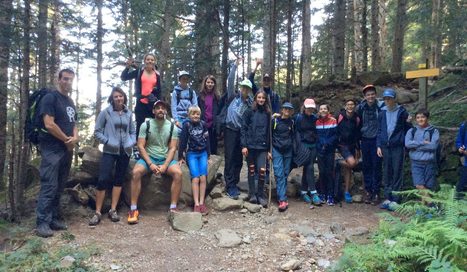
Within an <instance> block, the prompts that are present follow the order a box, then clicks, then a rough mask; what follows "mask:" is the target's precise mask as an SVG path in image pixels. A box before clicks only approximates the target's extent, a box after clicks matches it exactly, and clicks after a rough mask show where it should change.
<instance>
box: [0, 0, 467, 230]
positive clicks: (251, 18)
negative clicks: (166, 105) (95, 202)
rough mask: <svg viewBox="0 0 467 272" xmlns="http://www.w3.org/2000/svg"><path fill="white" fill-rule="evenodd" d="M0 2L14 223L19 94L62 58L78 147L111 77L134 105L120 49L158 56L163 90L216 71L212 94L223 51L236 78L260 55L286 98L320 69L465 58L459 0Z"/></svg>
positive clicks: (451, 64) (47, 77) (19, 181)
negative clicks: (182, 73)
mask: <svg viewBox="0 0 467 272" xmlns="http://www.w3.org/2000/svg"><path fill="white" fill-rule="evenodd" d="M0 8H1V9H0V201H1V202H2V205H1V206H2V208H1V209H2V217H4V218H6V219H8V220H9V221H16V222H19V221H21V220H22V216H23V215H24V211H25V204H26V202H25V199H26V196H25V188H26V187H27V186H28V184H29V181H28V171H27V169H28V167H27V165H28V164H30V163H34V161H35V160H36V159H37V157H38V154H37V152H36V151H35V149H34V148H33V147H32V146H31V144H30V143H29V142H28V139H27V138H25V136H24V133H23V131H24V124H25V120H26V114H27V109H28V102H29V101H28V99H29V95H30V94H31V93H32V91H33V90H37V89H40V88H44V87H49V88H53V86H54V84H55V83H56V80H57V73H58V71H59V70H60V69H61V68H65V67H66V68H71V69H73V70H74V71H75V73H76V77H75V82H74V86H73V95H72V98H73V100H74V101H75V104H76V106H77V109H78V112H79V120H80V122H79V131H80V138H81V143H80V144H81V145H83V146H84V145H92V144H93V138H92V130H93V124H94V120H95V118H96V117H97V115H98V114H99V113H100V111H101V109H102V108H103V106H105V103H106V102H105V101H106V99H107V96H108V94H109V93H110V89H111V87H112V86H116V85H120V86H122V87H123V88H124V90H125V91H127V92H128V94H129V98H130V99H129V104H130V108H132V107H133V105H132V103H134V102H133V98H132V92H133V83H132V82H122V81H120V78H119V74H120V72H121V70H123V69H124V65H125V62H126V60H127V59H128V58H134V59H135V60H136V61H137V63H141V61H142V58H143V56H144V54H146V53H154V54H155V55H156V58H157V66H158V70H159V72H160V74H161V80H162V87H163V95H164V96H167V95H169V93H170V91H171V90H172V88H173V86H174V84H175V83H176V78H177V73H178V71H179V70H187V71H190V73H191V74H192V75H193V80H192V86H193V88H194V89H195V90H196V89H197V88H198V87H199V84H200V82H201V79H202V78H203V77H204V76H205V75H207V74H213V75H215V76H216V77H217V78H218V82H220V84H219V86H220V88H219V91H220V92H221V93H222V92H223V90H225V89H226V88H225V87H226V79H227V75H228V67H229V64H230V63H231V61H232V60H234V59H236V58H243V59H244V62H243V63H242V67H240V68H239V70H240V72H239V74H238V75H237V77H238V78H239V79H241V78H243V77H244V76H247V73H248V72H249V71H252V69H253V68H254V65H255V60H256V58H261V59H262V60H263V64H262V66H261V67H260V69H261V73H262V74H265V73H268V74H270V75H271V77H272V78H273V79H274V80H273V86H274V90H275V91H276V92H278V93H279V94H280V96H281V98H282V100H284V101H285V100H290V99H292V98H293V97H303V92H304V91H305V90H306V89H307V88H308V86H310V84H313V82H315V81H318V80H324V81H333V80H339V81H347V80H351V79H352V78H354V77H355V76H356V75H361V74H365V73H369V72H388V73H391V74H404V73H405V72H406V71H409V70H416V69H418V65H419V64H421V63H426V64H427V65H428V67H436V68H443V67H447V69H458V68H456V67H457V66H456V65H458V64H459V63H460V64H461V65H464V66H463V67H464V68H462V67H461V68H459V69H465V63H466V59H467V35H465V32H466V29H467V23H466V22H467V20H466V18H467V6H466V3H465V2H464V1H462V0H427V1H415V0H283V1H278V0H258V1H252V0H235V1H230V0H211V1H202V0H189V1H182V0H165V1H161V0H150V1H143V0H111V1H103V0H95V1H89V0H76V1H70V0H38V1H30V0H1V1H0ZM463 75H464V76H465V73H464V74H463ZM91 81H92V82H91ZM464 86H465V85H464ZM94 88H95V89H94ZM464 90H465V89H464ZM463 116H464V117H465V112H464V113H463ZM75 153H77V151H75ZM77 160H78V158H77V157H76V161H77Z"/></svg>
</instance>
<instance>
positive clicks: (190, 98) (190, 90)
mask: <svg viewBox="0 0 467 272" xmlns="http://www.w3.org/2000/svg"><path fill="white" fill-rule="evenodd" d="M175 91H176V92H177V105H178V104H180V100H181V99H182V98H181V93H182V90H180V89H176V90H175ZM188 91H189V93H190V97H189V98H188V100H190V102H191V101H192V100H193V90H192V89H191V88H189V89H188ZM184 99H186V98H184Z"/></svg>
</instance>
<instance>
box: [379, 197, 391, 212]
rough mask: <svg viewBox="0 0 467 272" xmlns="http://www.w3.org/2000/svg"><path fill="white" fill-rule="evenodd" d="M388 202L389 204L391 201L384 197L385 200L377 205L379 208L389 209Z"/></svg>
mask: <svg viewBox="0 0 467 272" xmlns="http://www.w3.org/2000/svg"><path fill="white" fill-rule="evenodd" d="M389 204H391V201H390V200H389V199H386V200H385V201H383V203H381V205H379V208H380V209H384V210H387V209H389Z"/></svg>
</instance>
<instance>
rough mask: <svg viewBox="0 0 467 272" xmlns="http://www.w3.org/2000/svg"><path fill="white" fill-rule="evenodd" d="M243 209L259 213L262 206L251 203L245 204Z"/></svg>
mask: <svg viewBox="0 0 467 272" xmlns="http://www.w3.org/2000/svg"><path fill="white" fill-rule="evenodd" d="M243 208H246V209H247V210H248V211H250V212H251V213H257V212H260V211H261V208H262V206H261V205H258V204H252V203H250V202H243Z"/></svg>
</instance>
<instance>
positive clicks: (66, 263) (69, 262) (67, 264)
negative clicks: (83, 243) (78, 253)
mask: <svg viewBox="0 0 467 272" xmlns="http://www.w3.org/2000/svg"><path fill="white" fill-rule="evenodd" d="M75 261H76V260H75V258H73V257H72V256H70V255H67V256H65V257H63V258H62V259H61V260H60V268H63V269H67V268H71V267H72V266H73V264H74V263H75Z"/></svg>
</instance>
